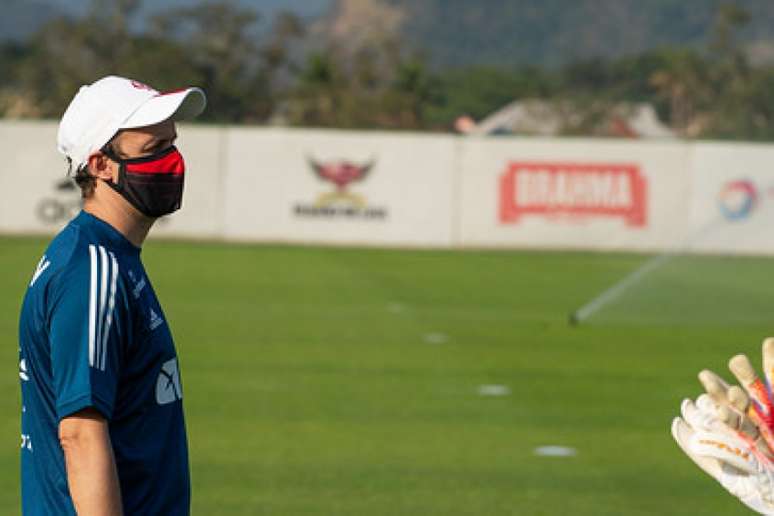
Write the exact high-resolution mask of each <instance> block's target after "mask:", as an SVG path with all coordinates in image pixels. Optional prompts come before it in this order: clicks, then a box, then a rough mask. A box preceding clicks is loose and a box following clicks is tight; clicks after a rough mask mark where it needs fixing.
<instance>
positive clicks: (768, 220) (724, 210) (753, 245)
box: [688, 142, 774, 254]
mask: <svg viewBox="0 0 774 516" xmlns="http://www.w3.org/2000/svg"><path fill="white" fill-rule="evenodd" d="M690 176H691V199H692V202H691V208H692V209H691V213H690V227H691V237H690V240H689V242H688V246H689V247H690V249H693V250H695V251H699V252H711V253H744V254H774V146H770V145H754V144H739V143H709V142H708V143H697V144H696V145H695V146H694V153H693V159H692V162H691V171H690Z"/></svg>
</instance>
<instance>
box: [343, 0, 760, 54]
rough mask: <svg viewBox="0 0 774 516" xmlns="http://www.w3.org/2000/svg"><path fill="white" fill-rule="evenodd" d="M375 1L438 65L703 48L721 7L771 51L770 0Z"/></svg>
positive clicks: (753, 47) (745, 34)
mask: <svg viewBox="0 0 774 516" xmlns="http://www.w3.org/2000/svg"><path fill="white" fill-rule="evenodd" d="M352 1H359V0H338V1H337V3H336V6H337V7H339V8H338V9H334V11H333V14H332V16H336V15H337V14H336V13H339V14H340V13H342V12H351V11H352V9H342V8H341V7H342V6H347V4H349V3H351V2H352ZM369 1H371V0H369ZM379 1H380V2H382V3H385V4H389V6H391V7H392V8H393V9H394V10H397V11H399V12H400V13H401V16H400V18H401V19H402V20H403V22H402V25H401V27H400V29H399V30H400V33H401V38H402V39H403V40H404V41H407V42H408V43H409V45H410V46H412V47H414V48H416V49H423V50H424V51H425V52H426V54H427V55H428V56H429V57H430V59H431V61H432V62H433V63H434V64H435V65H437V66H448V65H464V64H474V63H475V64H492V65H502V66H511V65H520V64H534V65H549V66H552V65H559V64H563V63H567V62H571V61H575V60H578V59H588V58H594V57H603V58H604V57H617V56H622V55H628V54H636V53H640V52H643V51H646V50H649V49H653V48H656V47H660V46H665V45H689V46H702V45H705V44H706V43H707V41H708V37H709V35H710V34H711V32H712V28H713V23H714V20H715V19H716V13H717V11H718V9H719V8H720V6H721V5H723V4H733V5H735V6H738V7H741V8H742V9H744V10H746V11H747V12H748V13H749V14H750V23H749V25H748V26H747V27H745V29H744V30H743V31H742V33H741V34H740V36H741V37H742V40H743V41H744V43H745V44H746V45H747V46H748V47H749V49H750V51H751V52H753V53H754V54H755V55H757V56H758V57H762V58H768V59H771V57H772V56H774V45H772V42H774V1H772V0H734V1H730V0H647V1H643V0H379ZM755 55H754V57H755Z"/></svg>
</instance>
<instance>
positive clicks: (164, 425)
mask: <svg viewBox="0 0 774 516" xmlns="http://www.w3.org/2000/svg"><path fill="white" fill-rule="evenodd" d="M205 103H206V100H205V96H204V93H203V92H202V91H201V90H200V89H198V88H186V89H182V90H177V91H173V92H168V93H159V92H158V91H156V90H154V89H152V88H150V87H149V86H147V85H145V84H142V83H140V82H137V81H132V80H129V79H124V78H121V77H114V76H111V77H105V78H103V79H100V80H99V81H96V82H95V83H93V84H91V85H89V86H84V87H82V88H81V89H80V91H79V92H78V93H77V94H76V95H75V97H74V98H73V100H72V102H71V103H70V105H69V107H68V108H67V111H66V112H65V114H64V116H63V117H62V120H61V122H60V125H59V134H58V146H59V150H60V152H62V153H63V154H64V155H65V156H66V157H67V160H68V161H69V162H70V166H71V170H74V171H75V180H76V182H77V183H78V185H79V186H80V187H81V191H82V196H83V201H84V205H83V211H82V212H81V213H80V214H79V215H78V216H77V217H76V218H74V219H73V220H72V221H71V222H70V223H69V224H68V225H67V226H66V227H65V228H64V229H63V230H62V232H61V233H59V235H57V236H56V237H55V238H54V240H53V241H52V242H51V244H50V245H49V247H48V249H47V250H46V252H45V254H44V255H43V257H42V258H41V259H40V262H39V263H38V266H37V269H36V270H35V272H34V274H33V276H32V278H31V280H30V283H29V288H28V290H27V294H26V296H25V298H24V303H23V306H22V311H21V320H20V325H19V341H20V350H19V358H20V362H19V376H20V377H21V389H22V443H21V444H22V451H21V474H22V482H21V484H22V512H23V513H24V514H25V515H67V514H76V513H77V514H79V515H81V516H83V515H100V516H107V515H111V516H112V515H119V514H127V515H142V514H148V515H160V514H164V515H181V514H189V506H190V482H189V472H188V451H187V443H186V435H185V424H184V420H183V408H182V387H181V382H180V374H179V371H178V362H177V355H176V352H175V347H174V343H173V341H172V335H171V333H170V330H169V327H168V326H167V321H166V319H165V317H164V312H163V311H162V309H161V307H160V306H159V302H158V300H157V298H156V295H155V293H154V291H153V288H152V287H151V284H150V281H149V280H148V278H147V276H146V274H145V270H144V268H143V265H142V263H141V261H140V248H141V246H142V244H143V241H144V240H145V237H146V236H147V234H148V231H149V230H150V228H151V226H152V225H153V223H154V221H155V220H156V219H157V218H158V217H160V216H163V215H166V214H169V213H171V212H173V211H175V210H176V209H178V208H179V207H180V203H181V198H182V193H183V177H184V171H185V166H184V162H183V159H182V156H181V155H180V153H179V152H178V151H177V149H176V148H175V147H174V145H173V143H174V141H175V138H176V136H177V134H176V132H175V121H176V120H180V119H184V118H192V117H195V116H197V115H198V114H199V113H201V112H202V111H203V110H204V107H205Z"/></svg>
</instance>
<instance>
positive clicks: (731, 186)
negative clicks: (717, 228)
mask: <svg viewBox="0 0 774 516" xmlns="http://www.w3.org/2000/svg"><path fill="white" fill-rule="evenodd" d="M757 205H758V191H757V189H756V188H755V185H754V184H753V183H752V181H747V180H740V181H730V182H728V183H726V185H725V186H724V187H723V189H722V190H720V193H719V194H718V207H719V208H720V213H722V214H723V216H724V217H725V218H726V219H727V220H742V219H746V218H747V217H749V216H750V214H751V213H752V212H753V210H754V209H755V208H756V206H757Z"/></svg>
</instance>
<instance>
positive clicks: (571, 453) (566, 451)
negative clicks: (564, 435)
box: [535, 444, 578, 457]
mask: <svg viewBox="0 0 774 516" xmlns="http://www.w3.org/2000/svg"><path fill="white" fill-rule="evenodd" d="M577 454H578V450H576V449H575V448H570V447H569V446H557V445H554V444H552V445H548V446H538V447H537V448H535V455H539V456H541V457H575V456H576V455H577Z"/></svg>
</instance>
